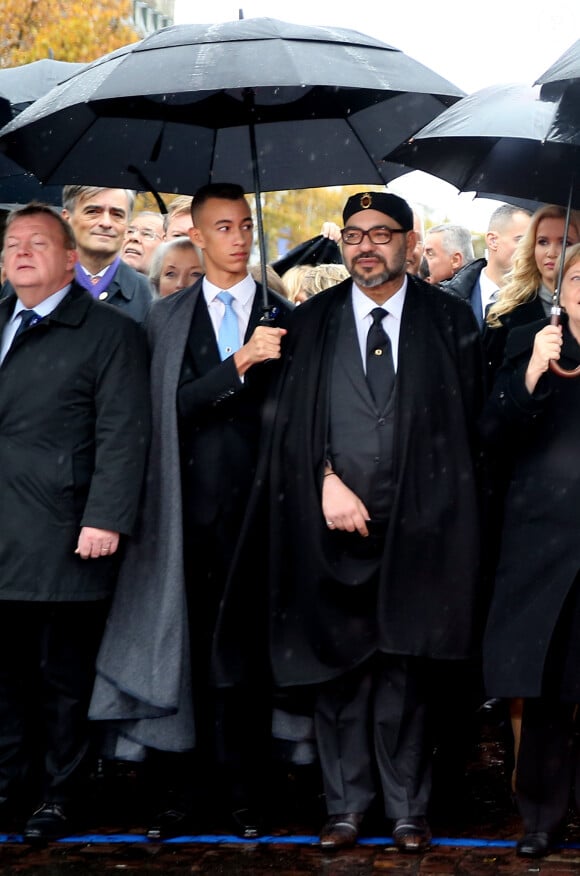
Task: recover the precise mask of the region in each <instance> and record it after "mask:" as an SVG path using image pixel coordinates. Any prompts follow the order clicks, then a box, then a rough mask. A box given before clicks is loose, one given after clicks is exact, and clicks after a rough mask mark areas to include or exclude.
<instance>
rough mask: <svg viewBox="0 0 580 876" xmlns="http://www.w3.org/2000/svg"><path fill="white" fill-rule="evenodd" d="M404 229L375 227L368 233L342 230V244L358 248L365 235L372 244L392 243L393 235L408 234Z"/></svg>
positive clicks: (384, 226)
mask: <svg viewBox="0 0 580 876" xmlns="http://www.w3.org/2000/svg"><path fill="white" fill-rule="evenodd" d="M406 233H407V232H406V231H405V229H404V228H389V227H388V226H387V225H375V226H374V227H373V228H369V229H368V231H363V229H362V228H354V227H353V228H342V229H341V232H340V236H341V237H342V242H343V243H346V244H347V245H348V246H356V245H357V244H358V243H361V242H362V239H363V237H364V236H365V235H367V236H368V239H369V240H370V242H371V243H376V244H381V243H390V242H391V240H392V239H393V234H406Z"/></svg>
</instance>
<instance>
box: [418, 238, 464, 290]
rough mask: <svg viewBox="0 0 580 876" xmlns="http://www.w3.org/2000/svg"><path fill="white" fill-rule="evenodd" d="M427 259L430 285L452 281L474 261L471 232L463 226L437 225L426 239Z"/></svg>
mask: <svg viewBox="0 0 580 876" xmlns="http://www.w3.org/2000/svg"><path fill="white" fill-rule="evenodd" d="M425 258H426V259H427V264H428V265H429V277H428V282H429V283H441V282H442V281H443V280H450V279H451V277H454V276H455V274H456V273H457V271H458V270H459V269H460V268H462V267H463V266H464V265H466V264H467V263H468V262H471V261H473V258H474V254H473V245H472V243H471V231H470V230H469V228H465V227H464V226H463V225H436V226H435V227H434V228H430V229H429V231H428V232H427V236H426V238H425Z"/></svg>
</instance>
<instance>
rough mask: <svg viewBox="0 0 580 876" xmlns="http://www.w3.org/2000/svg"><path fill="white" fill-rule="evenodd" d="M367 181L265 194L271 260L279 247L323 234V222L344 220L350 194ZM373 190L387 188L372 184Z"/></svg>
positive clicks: (269, 258) (267, 240)
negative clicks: (343, 215)
mask: <svg viewBox="0 0 580 876" xmlns="http://www.w3.org/2000/svg"><path fill="white" fill-rule="evenodd" d="M363 188H365V186H364V185H362V186H361V185H357V186H354V185H353V186H332V187H329V188H319V189H297V190H294V191H285V192H267V193H266V194H264V195H263V196H262V204H263V206H262V212H263V216H264V233H265V236H266V243H267V249H268V260H269V261H272V260H275V259H276V258H277V257H278V250H279V248H283V249H286V250H288V249H292V248H293V247H294V246H297V245H298V244H299V243H302V242H303V241H305V240H309V239H310V238H311V237H315V236H316V235H317V234H320V229H321V227H322V223H323V222H326V221H328V222H336V223H337V224H338V225H340V224H341V222H342V218H341V217H342V208H343V207H344V204H345V201H346V200H347V198H348V197H349V196H350V195H352V194H354V193H355V192H360V191H361V189H363ZM368 189H369V191H377V190H378V191H384V187H382V186H368Z"/></svg>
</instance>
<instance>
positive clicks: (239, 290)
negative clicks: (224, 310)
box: [202, 274, 256, 307]
mask: <svg viewBox="0 0 580 876" xmlns="http://www.w3.org/2000/svg"><path fill="white" fill-rule="evenodd" d="M202 289H203V294H204V297H205V300H206V301H207V303H208V304H211V302H212V301H213V300H214V299H215V297H216V295H218V294H219V293H220V292H223V291H224V290H223V289H222V287H221V286H216V285H215V284H214V283H212V282H210V280H208V279H207V277H206V276H205V275H204V278H203V281H202ZM226 291H227V292H229V293H230V295H232V296H233V297H234V299H235V300H236V301H239V303H240V304H241V305H242V307H246V305H247V304H248V303H249V302H250V300H251V299H252V298H253V296H254V293H255V291H256V283H255V281H254V278H253V277H252V276H251V274H247V275H246V276H245V277H244V279H243V280H240V282H239V283H236V284H235V286H230V287H229V289H227V290H226Z"/></svg>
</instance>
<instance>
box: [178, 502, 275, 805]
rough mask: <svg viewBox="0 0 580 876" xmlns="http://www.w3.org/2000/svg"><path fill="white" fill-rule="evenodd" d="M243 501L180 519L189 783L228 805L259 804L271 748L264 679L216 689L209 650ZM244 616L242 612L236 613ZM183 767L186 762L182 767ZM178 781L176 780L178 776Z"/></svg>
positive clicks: (196, 790)
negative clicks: (204, 518) (189, 692)
mask: <svg viewBox="0 0 580 876" xmlns="http://www.w3.org/2000/svg"><path fill="white" fill-rule="evenodd" d="M242 510H243V509H238V508H233V509H230V510H229V511H227V512H224V514H223V515H222V518H221V519H219V520H217V521H214V522H213V523H212V524H211V525H208V526H200V525H199V524H189V523H188V521H187V515H186V523H185V527H184V544H185V576H186V583H187V601H188V615H189V635H190V650H191V665H192V687H193V705H194V716H195V728H196V749H195V752H194V754H193V756H192V757H191V758H190V761H191V766H190V767H189V768H186V773H190V778H189V783H188V784H189V785H190V786H191V788H192V791H193V797H194V799H193V805H194V807H195V805H196V800H195V798H196V797H198V798H201V800H202V801H204V802H205V801H207V800H208V799H209V798H210V797H211V796H212V795H213V796H215V794H217V795H220V797H221V801H222V802H224V803H225V804H226V806H228V805H229V806H230V807H231V808H238V806H245V805H249V804H251V805H256V804H257V803H258V801H259V800H260V798H261V796H262V794H263V786H264V784H265V782H266V776H267V768H268V763H269V757H270V751H271V722H272V701H271V694H270V690H269V689H265V687H264V685H263V684H262V683H259V682H256V684H251V685H247V686H245V687H240V688H228V689H219V688H216V686H215V685H214V684H213V681H212V675H211V654H212V646H213V638H214V633H215V627H216V623H217V617H218V611H219V606H220V601H221V599H222V597H223V593H224V589H225V584H226V580H227V575H228V571H229V567H230V564H231V560H232V556H233V551H234V549H235V544H236V538H237V533H238V532H239V527H240V525H241V515H242ZM240 623H243V619H240ZM182 770H183V767H182ZM177 784H179V781H178V782H177Z"/></svg>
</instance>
